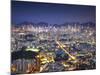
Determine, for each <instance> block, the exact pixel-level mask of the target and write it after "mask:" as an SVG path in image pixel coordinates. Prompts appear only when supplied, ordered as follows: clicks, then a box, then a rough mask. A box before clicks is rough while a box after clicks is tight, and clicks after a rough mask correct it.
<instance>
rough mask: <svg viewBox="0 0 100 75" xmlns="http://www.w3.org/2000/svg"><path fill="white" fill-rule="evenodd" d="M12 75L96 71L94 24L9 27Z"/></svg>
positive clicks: (40, 24)
mask: <svg viewBox="0 0 100 75" xmlns="http://www.w3.org/2000/svg"><path fill="white" fill-rule="evenodd" d="M11 32H12V34H11V58H12V59H11V71H12V73H40V72H59V71H74V70H88V69H95V68H96V54H95V53H96V29H95V24H94V23H91V22H88V23H82V24H80V23H64V24H61V25H58V24H48V23H45V22H40V23H37V24H35V23H28V22H25V23H21V24H20V25H12V27H11Z"/></svg>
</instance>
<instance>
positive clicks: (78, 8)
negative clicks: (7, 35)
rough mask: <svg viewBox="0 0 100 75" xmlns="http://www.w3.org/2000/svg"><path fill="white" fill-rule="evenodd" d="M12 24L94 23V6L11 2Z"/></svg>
mask: <svg viewBox="0 0 100 75" xmlns="http://www.w3.org/2000/svg"><path fill="white" fill-rule="evenodd" d="M11 7H12V11H11V12H12V14H11V19H12V24H19V23H22V22H25V21H28V22H47V23H49V24H63V23H65V22H80V23H84V22H94V23H95V17H96V16H95V14H96V7H95V6H88V5H87V6H85V5H71V4H56V3H42V4H41V3H39V2H22V1H12V5H11Z"/></svg>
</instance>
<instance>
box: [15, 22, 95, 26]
mask: <svg viewBox="0 0 100 75" xmlns="http://www.w3.org/2000/svg"><path fill="white" fill-rule="evenodd" d="M23 25H26V26H27V25H33V26H36V27H37V26H41V27H42V26H43V27H48V26H54V27H61V26H68V25H71V26H75V25H82V26H90V27H95V26H96V24H95V23H93V22H86V23H79V22H65V23H63V24H48V23H46V22H38V23H33V22H27V21H25V22H22V23H19V24H17V25H14V26H23Z"/></svg>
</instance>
